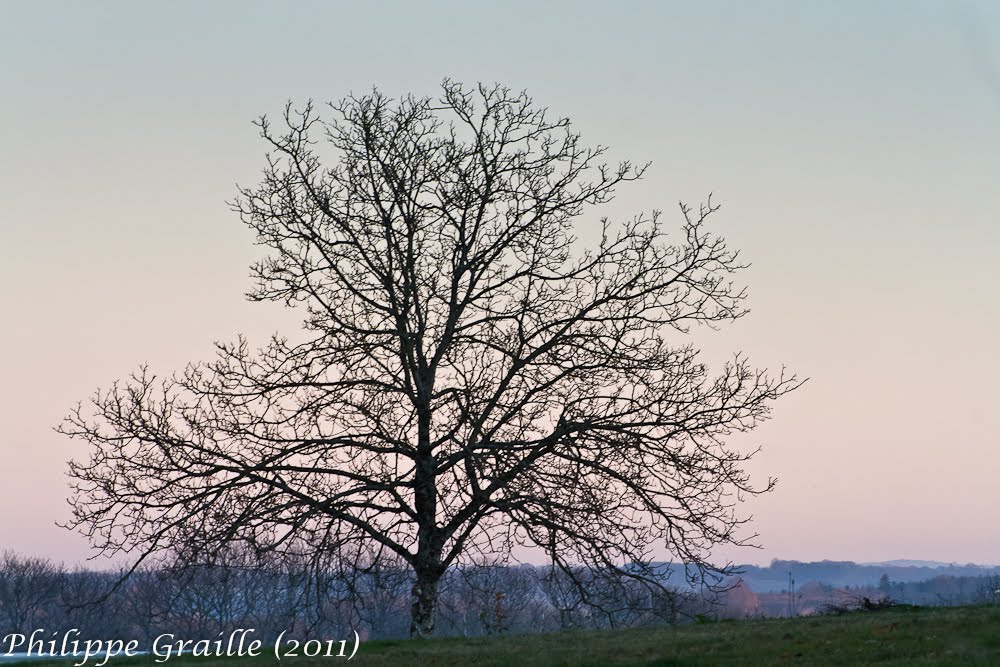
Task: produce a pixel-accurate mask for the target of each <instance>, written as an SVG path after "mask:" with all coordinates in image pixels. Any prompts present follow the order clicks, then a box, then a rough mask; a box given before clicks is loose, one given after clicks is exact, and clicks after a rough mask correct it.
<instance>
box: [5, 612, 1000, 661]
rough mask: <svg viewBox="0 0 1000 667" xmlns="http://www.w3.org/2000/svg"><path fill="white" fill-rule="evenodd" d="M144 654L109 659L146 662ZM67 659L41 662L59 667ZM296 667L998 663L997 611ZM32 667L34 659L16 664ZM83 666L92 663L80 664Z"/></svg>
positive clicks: (448, 651)
mask: <svg viewBox="0 0 1000 667" xmlns="http://www.w3.org/2000/svg"><path fill="white" fill-rule="evenodd" d="M152 662H153V658H151V657H146V658H132V659H127V660H116V661H113V663H112V664H114V665H115V666H116V667H123V666H126V665H148V664H151V663H152ZM274 662H275V660H274V657H273V655H271V656H262V657H260V658H250V659H247V658H244V659H208V658H201V659H198V658H193V657H184V658H172V659H170V660H169V661H167V662H165V663H162V664H164V665H167V666H170V665H184V666H186V667H189V666H192V665H195V664H197V665H199V666H200V667H217V666H219V667H221V666H222V665H227V666H228V667H232V666H233V665H235V664H236V663H240V664H249V665H263V664H274ZM71 663H72V661H70V662H69V663H67V662H66V661H60V662H46V663H44V664H46V665H56V664H58V665H62V666H63V667H65V666H66V665H67V664H71ZM282 663H290V664H292V665H297V666H302V667H306V666H309V667H311V666H313V665H321V664H322V665H335V664H352V665H359V666H379V667H396V666H400V665H437V666H441V667H452V666H454V667H467V666H476V665H484V666H497V667H499V666H501V665H505V666H506V665H510V666H513V667H549V666H552V667H556V666H566V667H568V666H570V665H574V666H576V665H579V666H593V667H596V666H598V665H621V666H624V665H647V666H658V667H668V666H671V667H672V666H675V665H678V666H679V665H740V666H741V667H753V666H756V665H810V666H814V665H845V666H854V665H900V666H902V665H928V666H930V665H934V666H941V667H946V666H949V665H955V666H959V665H961V666H963V667H964V666H967V665H1000V607H945V608H943V607H937V608H927V607H924V608H899V609H889V610H883V611H877V612H857V613H852V614H846V615H843V616H823V617H804V618H795V619H773V620H753V621H725V622H719V623H708V624H702V625H684V626H675V627H661V628H642V629H630V630H618V631H600V632H567V633H556V634H547V635H520V636H509V637H508V636H504V637H494V638H488V639H435V640H430V641H372V642H367V643H362V644H361V647H360V649H359V650H358V652H357V655H356V656H355V657H354V659H353V660H351V661H350V663H348V662H347V661H346V660H345V659H344V658H321V659H320V658H314V659H306V658H300V659H286V660H283V661H282ZM17 664H21V665H34V666H36V667H40V665H42V664H43V663H40V662H31V663H17ZM90 664H93V663H90Z"/></svg>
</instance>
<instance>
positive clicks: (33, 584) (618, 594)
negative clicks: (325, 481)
mask: <svg viewBox="0 0 1000 667" xmlns="http://www.w3.org/2000/svg"><path fill="white" fill-rule="evenodd" d="M182 561H183V559H181V558H178V559H177V560H176V561H174V562H162V563H160V564H158V565H156V566H142V567H136V568H132V571H131V573H130V574H129V575H128V576H127V577H125V576H123V574H124V571H123V572H117V571H96V570H91V569H85V568H72V569H71V568H67V567H65V566H63V565H60V564H57V563H55V562H53V561H50V560H47V559H44V558H35V557H26V556H22V555H19V554H16V553H14V552H11V551H6V552H4V553H3V554H2V555H0V638H2V637H3V636H5V635H8V634H10V633H21V634H30V633H31V632H32V631H33V630H36V629H38V628H44V629H45V631H46V633H49V632H57V631H58V632H63V631H66V630H69V629H72V628H75V629H78V630H79V631H80V633H81V635H82V636H83V637H93V638H115V639H124V640H131V639H136V640H139V642H140V643H141V644H143V645H148V643H150V642H151V641H152V639H153V638H154V637H156V636H158V635H160V634H163V633H173V634H175V635H176V636H178V637H184V638H191V639H199V638H206V639H214V638H216V637H217V636H218V634H219V633H221V632H230V631H233V630H235V629H238V628H253V629H254V630H255V632H256V635H255V636H256V637H257V638H261V639H264V640H267V639H273V638H274V637H276V636H277V635H278V634H279V633H281V632H282V631H285V632H286V636H299V637H303V638H308V637H339V636H344V635H346V634H349V633H350V632H351V631H352V630H357V631H358V632H359V634H360V635H361V637H362V638H396V637H405V636H407V635H408V633H409V626H410V610H409V604H410V602H411V599H410V589H411V587H412V585H413V582H412V574H411V572H410V571H409V570H408V569H407V568H405V567H404V566H403V564H402V563H400V564H398V565H396V566H392V565H387V564H386V563H385V562H384V560H378V561H375V562H373V563H372V564H371V565H370V566H369V567H358V568H356V569H339V570H338V569H328V570H324V569H322V568H316V567H315V564H314V563H308V562H305V561H304V559H303V560H302V561H297V560H296V559H294V558H285V559H282V561H281V562H275V563H260V562H249V560H248V559H247V557H246V556H245V554H242V553H241V552H239V551H238V550H231V551H230V552H229V553H228V554H227V557H226V559H225V560H220V561H216V562H213V563H204V564H201V565H190V564H185V565H184V566H180V565H178V563H180V562H182ZM669 574H670V572H668V571H667V570H664V577H667V576H669ZM675 574H676V573H675ZM673 590H674V592H673V593H672V594H669V595H668V594H664V593H662V589H661V588H659V587H656V588H651V587H647V586H642V585H640V584H638V583H636V582H635V581H634V580H632V579H629V578H615V577H609V576H602V575H601V573H599V572H597V571H591V570H578V571H575V572H563V571H562V570H560V569H553V568H551V567H536V566H532V565H519V566H507V565H482V566H477V567H462V568H451V569H450V570H449V571H448V572H447V573H446V576H445V577H444V579H443V582H442V588H441V611H440V617H439V624H440V625H439V629H440V632H441V633H442V634H447V635H460V636H482V635H490V634H502V633H512V634H513V633H529V632H547V631H555V630H563V629H576V628H613V627H625V626H639V625H650V624H659V623H676V622H682V621H684V620H685V619H691V618H694V617H695V616H697V615H699V614H703V613H706V612H707V611H708V610H709V609H710V608H711V603H710V602H707V601H706V600H705V599H704V598H703V597H702V596H700V595H697V594H695V592H694V591H693V590H691V589H686V590H680V589H673Z"/></svg>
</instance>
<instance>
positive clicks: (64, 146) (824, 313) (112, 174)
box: [0, 0, 1000, 564]
mask: <svg viewBox="0 0 1000 667" xmlns="http://www.w3.org/2000/svg"><path fill="white" fill-rule="evenodd" d="M0 63H2V64H0V550H2V549H5V548H9V549H14V550H17V551H19V552H22V553H27V554H33V555H42V556H47V557H51V558H53V559H56V560H63V561H65V562H67V563H75V562H80V561H81V560H83V559H84V558H86V557H87V556H88V555H90V554H91V552H90V550H89V548H88V544H87V542H86V540H85V539H84V538H83V537H82V536H80V535H77V534H74V533H71V532H69V531H67V530H65V529H63V528H60V527H59V526H58V525H57V524H58V523H59V522H64V521H66V520H67V519H68V516H69V515H68V506H67V504H66V497H67V495H68V478H67V477H66V462H67V461H68V460H69V459H71V458H73V457H78V458H82V457H84V456H85V454H86V446H85V445H84V444H83V443H81V442H78V441H71V440H68V439H67V438H65V437H63V436H60V435H58V434H57V433H55V432H54V431H53V427H54V426H56V425H57V424H58V423H59V422H60V421H61V419H62V418H63V417H64V416H66V415H67V414H68V412H69V411H70V409H71V408H72V407H73V406H74V405H75V404H76V402H77V401H80V400H83V399H86V398H87V397H88V396H90V395H91V394H92V393H93V392H94V390H96V389H97V388H98V387H106V386H108V385H109V384H110V383H112V382H113V381H114V380H116V379H119V378H124V377H126V376H127V375H128V374H129V373H130V372H132V371H133V370H134V369H136V367H137V366H138V365H139V364H141V363H149V365H150V366H151V368H153V369H154V370H157V371H159V372H161V373H170V372H171V371H173V370H175V369H180V368H182V367H183V365H184V364H185V363H187V362H189V361H197V360H202V359H208V358H210V356H211V354H212V343H213V341H215V340H230V339H232V338H234V337H235V336H236V335H237V334H238V333H240V332H245V333H246V334H247V335H248V336H249V337H250V338H251V340H256V341H261V342H263V340H264V339H265V337H266V336H268V334H270V333H271V332H273V331H294V330H296V329H297V328H298V327H299V316H298V315H297V314H296V313H294V312H288V311H286V310H284V309H282V308H281V307H280V306H277V305H273V304H251V303H249V302H247V301H246V299H245V298H244V297H243V295H244V293H245V292H246V291H247V289H249V288H250V286H251V283H250V279H249V270H248V266H249V264H250V262H251V261H252V260H253V259H254V258H255V257H257V256H258V255H259V250H258V249H255V248H254V246H253V245H252V241H253V238H252V235H251V234H250V232H249V231H248V230H247V229H245V228H244V227H243V226H242V225H241V223H240V222H239V220H238V218H237V217H236V216H235V215H234V214H233V213H232V212H231V211H230V210H229V206H228V204H227V202H228V201H231V200H232V199H233V198H234V196H235V194H236V186H237V183H239V184H242V185H253V184H255V183H256V182H257V180H258V179H259V176H260V173H261V170H262V169H263V167H264V152H265V148H264V145H263V143H262V142H261V141H260V139H259V138H258V136H257V131H256V129H255V128H254V127H253V126H252V125H251V121H252V120H253V119H255V118H257V117H259V116H261V115H262V114H270V115H272V116H273V115H275V114H277V113H279V112H280V110H281V109H282V108H283V106H284V104H285V103H286V101H288V100H291V101H293V102H295V103H299V104H301V103H303V102H305V101H306V100H308V99H315V100H317V101H318V102H326V101H334V100H337V99H340V98H341V97H343V96H345V95H347V94H349V93H352V92H354V93H363V92H366V91H369V90H371V88H372V87H373V86H377V87H378V88H379V89H381V90H382V91H384V92H385V93H387V94H390V95H393V96H398V95H400V94H404V93H411V92H412V93H415V94H418V95H434V94H435V93H436V92H437V90H438V86H439V84H440V82H441V80H442V79H443V78H445V77H451V78H453V79H455V80H458V81H464V82H468V83H474V82H477V81H485V82H500V83H503V84H505V85H508V86H510V87H511V88H514V89H518V90H520V89H526V90H527V91H528V92H529V94H531V95H532V96H533V97H534V99H535V101H536V102H537V103H538V104H540V105H542V106H547V107H549V108H550V109H551V110H552V112H553V113H555V114H558V115H562V116H568V117H569V118H570V119H571V120H572V121H573V123H574V126H575V127H576V128H577V129H578V130H579V131H580V132H581V133H582V134H583V138H584V140H585V142H586V143H588V144H602V145H606V146H609V147H610V152H609V156H610V157H611V159H631V160H633V161H636V162H640V163H642V162H646V161H651V162H652V165H651V167H650V168H649V170H648V171H647V173H646V176H645V178H644V179H643V180H642V181H641V182H638V183H633V184H629V185H627V186H624V187H622V188H620V189H619V191H618V195H617V199H616V201H615V202H614V203H613V205H611V206H610V207H609V208H608V209H606V210H604V211H601V212H595V213H593V214H591V216H592V217H591V219H590V220H589V222H591V223H592V222H593V220H594V219H596V216H598V215H601V214H608V215H611V216H612V217H615V216H619V217H621V218H624V217H631V215H632V214H634V213H637V212H639V211H649V210H651V209H661V210H663V211H665V217H666V219H667V220H668V221H671V220H672V221H673V222H674V223H676V224H677V225H678V226H679V215H678V211H677V203H678V202H679V201H685V202H687V203H689V204H692V205H694V206H697V204H698V203H699V202H701V201H703V200H704V198H705V197H707V195H708V194H710V193H712V194H713V201H714V202H717V203H721V204H722V206H723V208H722V210H721V211H720V212H719V213H718V214H716V216H714V223H713V225H714V229H715V231H716V232H718V233H720V234H721V235H723V236H725V237H726V238H727V239H728V240H729V242H730V245H732V246H733V247H736V248H740V249H741V251H742V256H743V257H744V258H746V259H747V260H748V261H750V262H752V266H751V268H750V269H748V270H747V271H746V272H745V273H744V276H743V279H744V280H745V282H746V284H747V285H748V286H749V289H750V302H749V305H750V308H751V311H752V312H751V314H750V315H749V316H748V317H747V318H745V319H743V320H741V321H740V322H738V323H737V324H736V325H734V326H731V327H729V328H727V329H725V330H723V331H720V332H711V331H696V332H695V333H694V336H693V341H694V342H695V344H696V345H698V346H700V347H701V348H702V349H703V350H704V351H705V354H706V356H707V357H708V358H710V359H717V358H723V356H724V355H725V354H727V353H730V352H733V351H735V350H743V351H744V352H746V353H747V354H748V355H749V357H750V358H751V360H753V361H754V362H755V364H757V365H759V366H762V367H769V368H780V367H781V366H782V365H784V366H786V367H787V368H788V369H790V370H792V371H794V372H796V373H797V374H798V375H799V376H801V377H808V378H809V380H808V382H807V383H806V385H805V386H804V387H803V388H801V389H800V390H798V391H796V392H794V393H793V394H791V395H789V396H786V397H785V398H783V399H782V400H781V401H779V402H778V403H777V404H776V405H775V409H774V412H773V419H772V420H771V421H770V422H768V423H767V424H765V425H764V426H762V427H761V428H759V429H758V430H756V431H754V432H753V433H752V434H749V435H747V436H742V437H741V438H740V439H739V440H737V441H736V444H738V445H740V446H741V447H745V448H755V447H757V446H761V447H762V450H761V452H760V454H758V455H757V456H756V457H755V458H754V459H753V462H752V464H751V465H750V468H749V469H750V471H751V472H752V474H753V475H755V478H756V479H757V480H758V481H760V482H765V481H766V480H767V478H768V477H769V476H773V477H776V478H777V479H778V485H777V487H776V489H775V491H773V492H772V493H770V494H768V495H766V496H764V497H760V498H756V499H752V500H750V501H748V502H747V503H746V504H745V505H744V511H745V512H746V513H748V514H752V516H753V521H752V522H751V523H750V524H749V527H748V531H747V533H746V535H747V536H749V535H751V534H753V533H757V537H756V539H755V541H756V543H757V544H759V546H760V548H759V549H740V550H737V549H726V550H720V551H719V552H718V553H717V554H716V558H717V559H718V560H721V561H725V560H731V561H735V562H743V563H767V562H769V561H770V560H771V559H772V558H782V559H797V560H820V559H832V560H855V561H879V560H888V559H894V558H915V559H933V560H941V561H948V562H961V563H966V562H976V563H984V564H985V563H1000V522H997V521H996V508H997V507H998V506H1000V484H997V483H996V478H997V474H998V471H1000V438H998V436H997V433H1000V409H998V408H997V406H998V404H1000V383H998V378H1000V351H998V345H997V331H998V330H1000V299H998V298H997V288H998V287H1000V187H998V180H1000V5H997V4H996V3H993V2H973V1H967V2H943V1H942V2H921V1H919V0H900V1H897V2H888V1H881V2H867V1H866V2H836V3H834V2H793V1H789V2H766V1H760V2H742V1H740V2H699V3H692V2H629V3H616V4H615V5H614V7H613V8H612V5H610V4H609V3H606V2H508V3H504V4H503V5H501V4H499V3H465V2H424V3H407V2H383V3H377V4H376V3H370V4H369V3H361V2H356V3H333V2H329V3H319V2H293V3H278V2H269V3H265V2H244V1H241V2H213V3H195V2H170V3H167V2H155V3H154V2H147V3H127V2H89V3H75V2H68V1H67V2H46V1H39V2H28V1H26V0H25V1H21V2H13V1H8V2H2V3H0ZM587 222H588V220H583V221H581V224H583V225H586V224H587Z"/></svg>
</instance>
